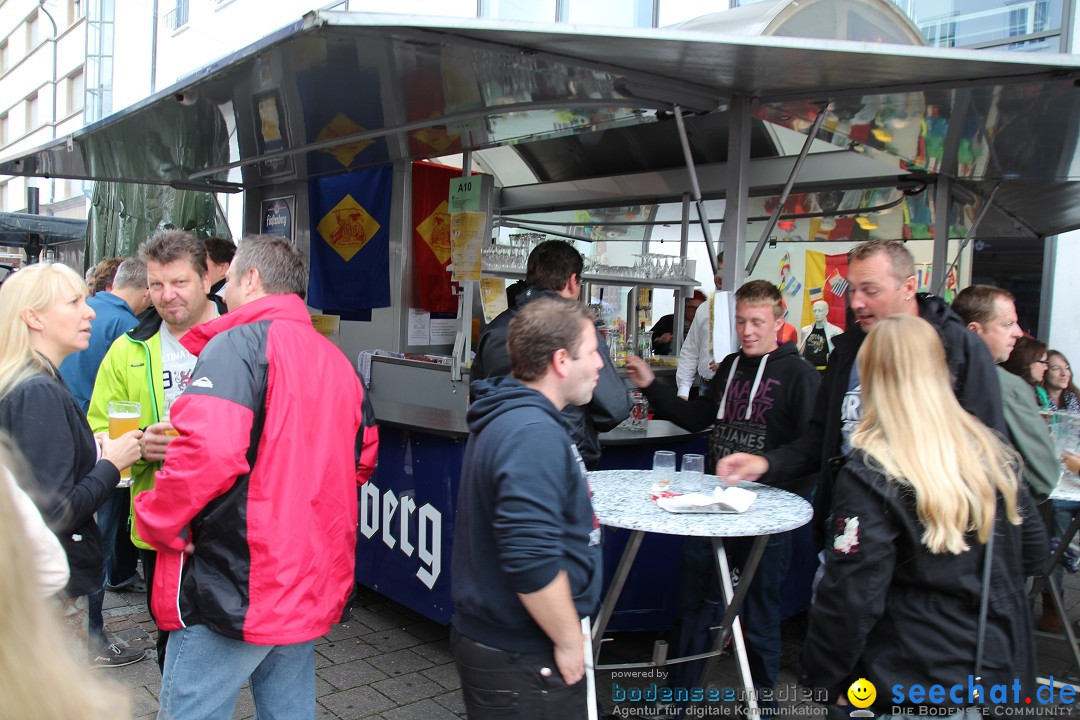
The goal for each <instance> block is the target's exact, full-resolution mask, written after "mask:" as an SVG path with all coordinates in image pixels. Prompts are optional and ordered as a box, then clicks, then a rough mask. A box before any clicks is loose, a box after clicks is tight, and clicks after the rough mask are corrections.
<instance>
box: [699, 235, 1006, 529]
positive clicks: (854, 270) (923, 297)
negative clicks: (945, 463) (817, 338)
mask: <svg viewBox="0 0 1080 720" xmlns="http://www.w3.org/2000/svg"><path fill="white" fill-rule="evenodd" d="M847 281H848V299H849V304H850V306H851V311H852V313H854V315H855V322H856V324H857V325H858V327H856V328H852V329H849V330H847V331H846V332H844V333H843V334H841V335H838V336H837V337H836V340H835V342H834V346H833V347H834V349H833V353H832V354H831V355H830V356H829V363H828V366H827V368H826V369H825V376H824V378H823V379H822V383H821V390H820V391H819V393H818V398H817V401H816V403H815V404H814V413H813V416H812V417H811V418H810V423H809V425H807V427H806V430H805V432H803V434H802V435H801V436H800V437H799V438H798V439H796V440H795V441H794V442H791V443H788V444H786V445H784V446H783V447H779V448H775V449H772V450H770V451H768V452H766V453H764V455H751V454H749V453H735V454H733V455H728V456H727V457H725V458H722V459H721V460H720V462H719V464H718V465H717V469H716V472H717V474H718V475H723V476H725V477H726V478H727V479H728V480H729V481H733V482H737V481H742V480H757V479H758V478H760V477H762V476H763V475H764V476H765V480H766V481H774V482H775V481H778V480H781V479H790V478H798V477H802V476H805V475H807V474H809V473H813V472H816V471H818V470H820V471H821V480H820V482H819V485H818V490H817V494H816V495H815V496H814V522H815V527H816V528H817V530H818V535H819V537H818V541H819V543H822V544H824V542H825V540H826V537H825V528H826V527H827V518H828V514H829V509H830V506H831V504H832V483H833V478H834V477H835V476H836V473H837V471H838V470H839V468H840V467H841V466H842V465H843V461H844V456H846V455H847V452H848V450H849V449H850V446H849V444H848V439H849V438H850V436H851V433H852V432H853V431H854V430H855V427H856V426H857V425H858V424H859V420H860V419H861V417H862V401H861V391H860V388H861V385H860V382H859V375H858V371H857V369H856V367H855V356H856V355H857V354H858V352H859V348H860V347H861V346H862V341H863V339H864V338H865V337H866V333H868V332H870V328H871V327H872V326H873V324H874V323H875V322H877V321H878V320H880V319H881V318H885V317H888V316H890V315H899V314H907V315H918V316H919V317H921V318H922V319H923V320H926V321H927V322H929V323H930V324H931V325H933V326H934V329H935V330H937V332H938V335H939V336H940V337H941V342H942V344H943V345H944V346H945V360H946V362H947V363H948V365H949V374H950V375H951V377H952V385H953V392H955V393H956V398H957V400H959V401H960V404H961V405H962V406H963V407H964V409H965V410H967V411H968V412H970V413H971V414H972V415H974V416H975V417H977V418H979V419H980V420H982V422H983V423H984V424H985V425H986V426H987V427H989V428H991V429H993V430H997V431H998V432H999V433H1001V435H1002V436H1003V437H1007V433H1008V429H1007V427H1006V425H1005V414H1004V412H1003V410H1002V407H1001V391H1000V389H999V387H998V379H997V371H996V370H995V368H994V360H993V358H991V357H990V352H989V351H988V350H987V349H986V345H985V344H984V343H983V342H982V341H981V340H979V338H978V336H977V335H975V333H973V332H971V331H970V330H968V328H967V325H966V324H965V323H964V321H963V320H962V319H961V318H960V316H959V315H957V314H956V313H955V312H953V311H952V309H950V308H949V306H948V305H947V304H945V302H944V301H942V300H941V299H940V298H937V297H934V296H933V295H927V294H925V293H916V292H915V290H916V287H917V281H916V279H915V259H914V258H913V257H912V255H911V253H910V252H909V251H908V249H907V248H906V247H904V244H903V243H901V242H898V241H895V240H871V241H869V242H865V243H861V244H859V245H856V246H855V247H853V248H852V249H851V250H850V251H848V276H847ZM766 473H768V474H767V475H766ZM828 540H829V542H831V537H830V538H828Z"/></svg>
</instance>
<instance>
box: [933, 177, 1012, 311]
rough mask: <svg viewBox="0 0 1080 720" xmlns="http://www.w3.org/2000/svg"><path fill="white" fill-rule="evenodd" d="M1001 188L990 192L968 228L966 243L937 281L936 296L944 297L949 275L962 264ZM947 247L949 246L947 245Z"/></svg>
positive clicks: (998, 186)
mask: <svg viewBox="0 0 1080 720" xmlns="http://www.w3.org/2000/svg"><path fill="white" fill-rule="evenodd" d="M1000 187H1001V183H1000V182H998V183H997V184H995V185H994V189H993V190H991V191H990V197H988V198H986V202H985V203H983V206H982V207H981V208H980V209H979V214H978V215H976V216H975V220H974V221H973V222H972V223H971V227H969V228H968V231H967V235H965V236H964V241H963V242H961V243H960V249H959V250H957V251H956V257H954V258H953V261H952V263H951V264H950V265H949V268H948V270H946V271H945V272H944V274H942V276H941V277H940V278H936V279H935V281H934V284H935V288H934V294H936V295H942V294H943V293H944V292H945V283H946V282H948V279H949V275H951V274H952V271H953V270H954V269H956V266H957V265H959V264H960V256H961V255H963V254H964V250H965V249H967V246H968V243H970V242H971V240H972V238H974V237H975V231H976V230H977V229H978V228H979V223H980V222H982V219H983V218H984V217H986V213H987V212H989V210H990V207H991V206H992V205H993V204H994V196H995V195H997V191H998V188H1000ZM946 247H948V246H947V245H946Z"/></svg>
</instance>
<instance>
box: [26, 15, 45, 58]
mask: <svg viewBox="0 0 1080 720" xmlns="http://www.w3.org/2000/svg"><path fill="white" fill-rule="evenodd" d="M39 42H41V16H40V15H38V14H37V13H36V12H35V13H34V14H33V15H31V16H30V17H29V18H27V20H26V49H27V51H30V50H33V49H34V48H36V47H37V44H38V43H39Z"/></svg>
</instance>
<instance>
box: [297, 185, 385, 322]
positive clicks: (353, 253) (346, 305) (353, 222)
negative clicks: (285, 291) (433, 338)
mask: <svg viewBox="0 0 1080 720" xmlns="http://www.w3.org/2000/svg"><path fill="white" fill-rule="evenodd" d="M392 178H393V168H392V167H390V166H388V165H387V166H384V167H379V168H373V169H371V170H360V171H357V172H351V173H347V174H344V175H334V176H331V177H325V178H318V179H315V180H311V181H309V182H308V206H309V208H310V210H311V279H310V280H309V281H308V297H307V301H308V305H311V306H312V307H316V308H320V309H322V310H355V309H359V308H379V307H388V306H389V305H390V189H391V180H392Z"/></svg>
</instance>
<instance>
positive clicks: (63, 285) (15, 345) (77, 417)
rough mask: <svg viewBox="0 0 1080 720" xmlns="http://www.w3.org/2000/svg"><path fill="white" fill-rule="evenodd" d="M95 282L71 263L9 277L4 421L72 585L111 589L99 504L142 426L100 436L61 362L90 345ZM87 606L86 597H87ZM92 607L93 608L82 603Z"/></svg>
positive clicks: (4, 307) (1, 289)
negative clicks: (90, 285) (90, 295)
mask: <svg viewBox="0 0 1080 720" xmlns="http://www.w3.org/2000/svg"><path fill="white" fill-rule="evenodd" d="M86 293H87V288H86V283H85V282H83V279H82V278H81V277H79V275H78V274H77V273H76V272H75V271H74V270H72V269H71V268H68V267H66V266H64V265H53V264H41V265H31V266H30V267H27V268H24V269H22V270H20V271H18V272H17V273H15V274H14V275H12V276H11V277H10V278H8V279H7V280H6V281H5V282H4V284H3V286H0V429H3V430H5V431H6V432H7V433H8V434H9V435H11V438H12V440H13V441H14V443H15V446H16V448H17V449H18V450H19V452H21V453H22V455H23V457H24V458H25V460H26V465H27V467H28V468H30V470H31V471H32V472H33V476H34V478H33V479H34V480H35V481H36V482H35V483H34V484H33V486H32V487H31V488H29V490H30V494H31V496H32V497H34V499H35V502H36V503H37V505H38V508H39V509H40V510H41V514H42V515H43V516H44V518H45V521H46V522H47V523H48V525H49V527H50V528H51V529H52V531H53V532H55V533H56V535H57V537H58V538H59V539H60V544H61V545H63V547H64V551H65V552H66V554H67V559H68V565H69V566H70V568H71V579H70V580H69V581H68V584H67V587H66V588H65V591H64V594H66V596H67V598H68V599H69V601H70V603H69V604H70V605H71V606H72V607H74V606H75V602H74V601H75V599H77V598H80V597H82V596H85V595H88V594H90V593H92V592H96V591H97V590H99V589H100V588H101V584H102V581H103V573H104V555H103V553H102V544H101V534H100V533H99V532H98V527H97V523H96V522H95V521H94V512H95V511H96V510H97V509H98V507H99V506H100V505H101V504H102V503H103V502H105V499H106V497H107V495H108V493H109V492H110V491H111V490H112V489H113V488H114V487H116V485H117V482H119V480H120V471H121V470H122V469H124V468H126V467H129V466H131V465H132V463H134V462H135V461H136V460H137V459H138V458H139V438H140V437H142V432H141V431H138V430H133V431H131V432H129V433H127V434H125V435H123V436H121V437H119V438H117V439H115V440H110V439H109V438H107V437H105V438H95V437H94V435H93V433H91V432H90V426H89V425H88V424H87V422H86V416H85V415H84V414H83V411H82V408H80V407H79V404H78V402H77V401H76V400H75V398H74V397H73V396H72V395H71V393H70V392H69V391H68V389H67V386H66V385H65V384H64V381H63V380H62V379H61V378H60V375H59V373H58V372H57V369H56V368H57V367H58V366H59V365H60V363H61V362H62V361H63V360H64V358H66V357H67V356H68V355H70V354H72V353H74V352H78V351H79V350H82V349H84V348H85V347H86V346H87V343H88V342H89V340H90V321H91V320H92V319H93V318H94V311H93V309H92V308H90V307H89V306H88V305H87V304H86ZM80 605H85V603H80ZM82 614H83V615H85V610H83V611H82Z"/></svg>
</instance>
